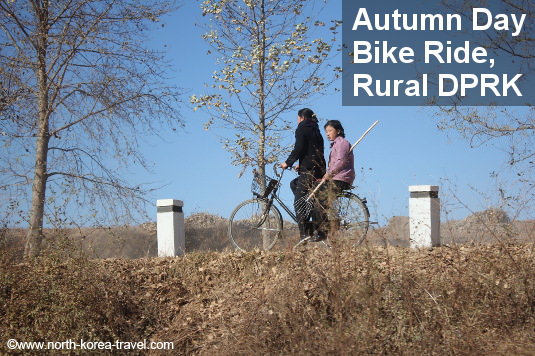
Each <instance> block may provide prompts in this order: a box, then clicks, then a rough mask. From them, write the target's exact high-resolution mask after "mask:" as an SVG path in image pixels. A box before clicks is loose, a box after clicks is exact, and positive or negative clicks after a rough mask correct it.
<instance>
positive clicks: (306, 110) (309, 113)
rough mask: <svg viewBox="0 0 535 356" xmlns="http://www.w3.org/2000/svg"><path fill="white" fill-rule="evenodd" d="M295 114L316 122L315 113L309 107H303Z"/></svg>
mask: <svg viewBox="0 0 535 356" xmlns="http://www.w3.org/2000/svg"><path fill="white" fill-rule="evenodd" d="M297 115H298V116H299V117H303V118H305V120H312V121H314V122H318V117H317V116H316V114H314V111H312V110H310V109H309V108H303V109H301V110H299V111H298V112H297Z"/></svg>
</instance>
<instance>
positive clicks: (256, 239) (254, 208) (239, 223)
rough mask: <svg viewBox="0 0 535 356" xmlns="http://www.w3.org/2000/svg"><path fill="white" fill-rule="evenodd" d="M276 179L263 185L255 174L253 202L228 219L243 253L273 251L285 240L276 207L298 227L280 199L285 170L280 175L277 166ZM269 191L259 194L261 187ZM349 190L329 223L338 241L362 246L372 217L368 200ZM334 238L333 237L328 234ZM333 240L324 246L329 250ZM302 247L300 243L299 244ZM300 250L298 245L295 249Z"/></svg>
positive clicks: (340, 198)
mask: <svg viewBox="0 0 535 356" xmlns="http://www.w3.org/2000/svg"><path fill="white" fill-rule="evenodd" d="M273 170H274V172H275V175H276V176H277V179H273V178H269V177H266V180H267V181H269V182H268V183H267V184H261V183H262V182H261V177H260V176H258V175H257V174H256V172H255V174H254V177H253V183H252V185H251V192H252V193H253V198H252V199H249V200H246V201H244V202H242V203H240V204H238V206H237V207H236V208H235V209H234V210H233V211H232V213H231V214H230V219H229V227H228V233H229V237H230V240H231V242H232V244H233V245H234V246H235V247H236V248H237V249H238V250H241V251H248V250H252V249H256V248H260V249H264V250H270V249H271V248H272V247H273V246H274V245H275V243H276V242H277V241H278V240H279V238H280V237H281V236H282V230H283V219H282V214H281V212H280V210H279V209H278V208H277V206H276V205H275V203H278V204H279V205H280V207H282V209H284V211H285V212H286V213H287V214H288V215H289V216H290V217H291V218H292V219H293V221H294V222H296V223H297V218H296V216H295V213H294V212H293V211H292V209H290V208H288V206H287V205H286V204H284V202H283V201H282V200H281V199H280V198H279V188H280V187H281V180H282V177H283V174H284V170H282V171H281V173H280V174H279V173H278V172H277V165H275V166H274V167H273ZM264 183H265V182H264ZM262 186H264V187H266V189H265V190H264V191H263V192H260V191H259V190H260V187H262ZM351 189H353V187H352V188H350V189H349V190H344V191H342V192H340V193H338V194H337V196H336V198H335V200H334V203H333V206H332V208H331V214H330V215H331V216H330V219H329V220H330V221H329V223H330V224H331V227H332V226H333V225H334V226H335V230H336V232H335V233H334V235H336V236H335V238H336V240H345V241H349V243H351V244H352V245H355V246H358V245H360V244H361V243H362V242H363V241H364V240H365V238H366V234H367V232H368V227H369V225H370V213H369V210H368V207H367V205H366V203H367V201H366V198H360V197H358V196H357V195H356V194H353V193H352V192H351ZM329 235H333V234H329ZM331 238H332V236H329V237H328V239H327V241H324V243H325V244H326V245H327V246H329V245H330V240H331ZM298 245H299V243H298ZM296 246H297V245H296Z"/></svg>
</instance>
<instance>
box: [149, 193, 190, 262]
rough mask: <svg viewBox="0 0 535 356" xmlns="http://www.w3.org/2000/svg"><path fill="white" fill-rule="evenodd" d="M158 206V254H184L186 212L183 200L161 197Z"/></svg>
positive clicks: (169, 255)
mask: <svg viewBox="0 0 535 356" xmlns="http://www.w3.org/2000/svg"><path fill="white" fill-rule="evenodd" d="M156 206H157V210H158V212H157V217H156V227H157V230H156V231H157V232H156V235H157V238H158V256H159V257H171V256H178V255H183V254H184V251H185V249H186V238H185V235H184V213H183V211H182V207H183V206H184V202H182V200H174V199H160V200H158V201H157V202H156Z"/></svg>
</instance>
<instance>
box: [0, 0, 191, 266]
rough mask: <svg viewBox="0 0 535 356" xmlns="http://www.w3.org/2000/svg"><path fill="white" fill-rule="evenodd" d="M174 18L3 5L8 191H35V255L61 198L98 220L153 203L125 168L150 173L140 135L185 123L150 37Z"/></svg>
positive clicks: (120, 0)
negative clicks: (136, 167)
mask: <svg viewBox="0 0 535 356" xmlns="http://www.w3.org/2000/svg"><path fill="white" fill-rule="evenodd" d="M172 10H174V4H173V2H172V1H156V0H149V1H138V0H57V1H48V0H30V1H19V0H0V30H1V32H0V79H1V80H0V82H2V84H3V88H2V89H3V90H4V91H5V92H9V93H11V94H12V95H10V96H9V97H10V98H11V100H10V115H4V114H3V113H2V117H1V120H0V131H1V133H2V136H1V137H0V139H1V144H2V146H3V147H4V148H5V150H6V154H4V155H3V157H1V158H0V159H1V161H0V162H1V165H0V174H1V176H2V181H3V182H5V183H2V187H1V188H2V189H3V190H4V191H11V192H13V190H12V189H13V188H15V189H16V188H17V187H18V188H19V190H17V191H16V193H10V194H20V193H26V192H29V191H30V189H31V203H30V206H29V208H30V212H29V217H28V222H29V230H28V235H27V243H26V250H25V254H26V256H35V255H37V254H39V253H40V250H41V241H42V239H43V231H42V230H43V221H44V218H45V216H47V214H46V213H47V211H46V207H47V206H54V201H55V200H56V199H58V198H60V197H63V199H66V201H64V205H63V206H64V209H65V210H64V211H63V212H64V213H65V214H68V210H69V209H71V208H75V207H79V208H80V209H81V210H85V209H87V210H89V211H90V212H93V214H94V215H95V217H97V216H100V217H102V216H105V217H107V216H110V215H109V214H110V212H111V213H114V214H116V215H118V214H121V213H120V211H123V212H129V211H130V208H131V204H132V201H137V200H138V199H143V195H144V193H145V190H144V189H145V188H144V187H142V186H135V185H134V186H132V185H131V183H130V182H129V181H128V179H125V178H123V176H121V175H120V174H119V173H118V172H119V171H118V169H119V167H121V166H122V167H128V166H129V165H131V164H141V165H145V163H146V162H145V161H144V159H143V156H142V154H141V153H140V151H139V149H138V137H139V135H140V133H141V134H142V135H145V134H147V133H150V132H154V131H155V129H158V128H159V127H160V125H161V124H162V123H168V124H180V123H181V120H180V117H179V114H178V111H177V104H178V95H179V92H178V90H177V88H174V87H168V86H166V85H165V77H164V75H165V72H166V70H167V69H168V65H167V64H166V63H165V62H164V59H163V57H162V54H161V53H158V52H156V51H153V50H150V49H148V47H147V46H146V45H145V43H146V36H144V33H145V32H146V31H147V30H148V29H149V28H151V25H152V24H154V23H156V22H158V19H159V18H160V17H161V16H162V15H164V14H167V13H169V12H170V11H172ZM6 83H9V86H7V85H6ZM4 112H5V111H4ZM28 186H29V187H31V188H27V187H28ZM11 196H13V195H11ZM65 204H66V205H65ZM60 206H61V204H60ZM101 208H102V209H106V208H110V209H109V210H106V211H103V210H102V211H100V209H101ZM49 213H50V214H49V215H51V218H54V216H53V214H52V213H53V211H49ZM56 217H59V219H60V220H61V219H62V217H61V214H56Z"/></svg>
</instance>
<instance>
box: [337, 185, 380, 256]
mask: <svg viewBox="0 0 535 356" xmlns="http://www.w3.org/2000/svg"><path fill="white" fill-rule="evenodd" d="M333 210H334V212H333V215H334V216H331V217H330V218H329V220H330V222H331V229H332V230H334V231H336V233H335V235H336V238H337V239H341V240H344V241H349V242H350V243H351V244H352V245H354V246H358V245H360V244H361V243H362V242H363V241H364V239H365V238H366V234H367V233H368V227H369V226H370V212H369V211H368V207H367V206H366V201H365V200H362V199H360V198H359V197H358V196H356V195H355V194H353V193H350V192H341V193H340V194H338V196H337V197H336V200H335V201H334V204H333Z"/></svg>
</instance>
